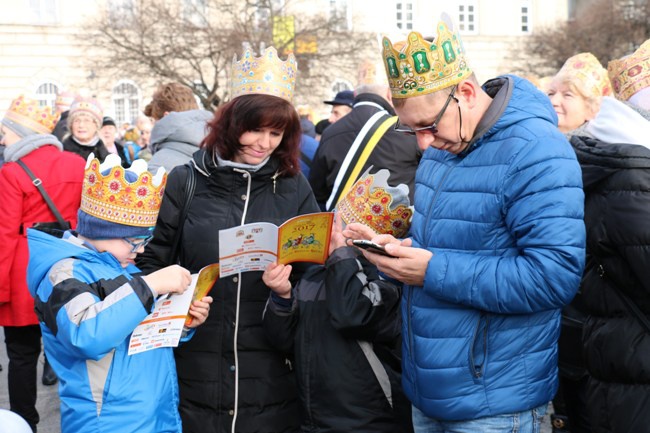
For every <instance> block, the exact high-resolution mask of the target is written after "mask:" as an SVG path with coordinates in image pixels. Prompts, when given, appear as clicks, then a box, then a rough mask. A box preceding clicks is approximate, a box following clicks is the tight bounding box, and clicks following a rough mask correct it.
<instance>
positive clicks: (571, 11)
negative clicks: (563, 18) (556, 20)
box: [567, 0, 577, 21]
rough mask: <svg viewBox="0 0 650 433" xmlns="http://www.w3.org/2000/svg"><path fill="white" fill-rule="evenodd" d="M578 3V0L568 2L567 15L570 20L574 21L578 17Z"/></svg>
mask: <svg viewBox="0 0 650 433" xmlns="http://www.w3.org/2000/svg"><path fill="white" fill-rule="evenodd" d="M576 3H577V0H569V1H568V2H567V8H568V11H567V16H568V17H569V21H573V20H575V19H576V6H577V5H576Z"/></svg>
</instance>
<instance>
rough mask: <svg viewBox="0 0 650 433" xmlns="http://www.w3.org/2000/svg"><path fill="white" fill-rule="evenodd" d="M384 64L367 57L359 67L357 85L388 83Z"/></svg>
mask: <svg viewBox="0 0 650 433" xmlns="http://www.w3.org/2000/svg"><path fill="white" fill-rule="evenodd" d="M383 69H384V68H383V66H382V65H381V64H380V63H379V62H374V61H372V60H369V59H366V60H364V61H362V62H361V63H360V64H359V66H358V67H357V86H364V85H370V86H372V85H377V84H381V85H384V86H386V85H388V81H386V74H384V71H383Z"/></svg>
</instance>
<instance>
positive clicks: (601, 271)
mask: <svg viewBox="0 0 650 433" xmlns="http://www.w3.org/2000/svg"><path fill="white" fill-rule="evenodd" d="M598 275H600V277H601V278H608V277H607V274H606V273H605V268H603V265H601V264H599V265H598ZM610 281H611V280H610ZM614 293H616V295H617V296H618V298H619V299H620V300H621V301H622V302H623V305H625V307H626V308H627V310H628V312H629V313H630V314H632V316H634V317H636V319H637V320H638V321H639V323H640V324H641V326H642V327H643V328H645V330H646V332H647V333H648V334H650V320H648V316H646V315H645V314H643V312H642V311H641V310H639V307H637V306H636V304H635V303H634V301H632V300H631V299H630V297H629V296H627V295H626V294H625V293H623V292H621V291H620V290H617V289H616V288H614Z"/></svg>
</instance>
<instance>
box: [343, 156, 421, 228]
mask: <svg viewBox="0 0 650 433" xmlns="http://www.w3.org/2000/svg"><path fill="white" fill-rule="evenodd" d="M371 169H372V167H370V168H369V169H368V170H366V172H365V173H364V174H363V176H361V178H359V180H357V182H356V183H355V184H354V185H353V186H352V188H350V191H348V192H347V193H346V194H345V196H344V197H343V198H342V199H341V201H340V202H339V203H338V204H337V205H336V211H337V212H338V213H339V214H340V215H341V219H342V220H343V222H344V223H345V224H350V223H354V222H358V223H362V224H365V225H367V226H368V227H370V228H371V229H373V230H374V231H376V232H377V233H379V234H390V235H393V236H395V237H397V238H400V237H404V236H406V234H407V233H408V230H409V227H410V225H411V216H412V215H413V211H412V210H411V209H410V207H409V206H410V205H409V189H408V186H406V185H404V184H400V185H398V186H396V187H391V186H389V185H388V177H389V176H390V172H389V171H388V170H386V169H382V170H379V171H378V172H377V173H375V174H370V170H371Z"/></svg>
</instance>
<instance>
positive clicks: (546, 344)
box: [402, 76, 585, 420]
mask: <svg viewBox="0 0 650 433" xmlns="http://www.w3.org/2000/svg"><path fill="white" fill-rule="evenodd" d="M484 88H485V90H486V91H487V93H488V94H490V96H492V97H493V102H492V104H491V106H490V108H489V110H488V112H487V113H486V114H485V115H484V116H483V119H482V120H481V122H480V123H479V125H477V129H476V131H477V132H476V134H475V138H474V139H473V140H472V142H471V143H470V144H469V147H468V149H467V150H466V151H465V152H463V153H462V154H460V155H453V154H451V153H448V152H445V151H440V150H437V149H433V148H430V149H428V150H427V151H426V152H425V153H424V155H423V158H422V161H421V162H420V166H419V167H418V170H417V174H416V191H415V214H414V217H413V224H412V228H411V231H412V233H411V235H412V238H413V245H414V246H416V247H420V248H426V249H428V250H429V251H431V252H432V253H433V254H434V256H433V257H432V258H431V260H430V261H429V264H428V268H427V270H426V275H425V278H424V286H423V287H420V286H410V287H406V288H405V293H404V295H403V302H402V313H403V317H404V328H403V335H404V348H403V353H404V357H403V367H404V371H403V376H402V380H403V385H404V390H405V392H406V393H407V395H408V397H409V398H410V400H411V401H412V402H413V404H414V405H415V406H416V407H417V408H419V409H420V410H422V411H423V412H424V413H426V414H427V415H428V416H430V417H433V418H436V419H441V420H464V419H476V418H480V417H485V416H494V415H499V414H506V413H512V412H519V411H523V410H529V409H532V408H535V407H538V406H540V405H542V404H545V403H547V402H548V401H549V400H551V399H552V398H553V395H554V394H555V391H556V388H557V339H558V334H559V325H560V308H561V307H562V306H563V305H565V304H567V303H568V302H569V301H570V300H571V299H572V298H573V296H574V295H575V293H576V291H577V289H578V285H579V283H580V277H581V275H582V270H583V267H584V248H585V228H584V223H583V200H584V196H583V191H582V180H581V173H580V166H579V165H578V163H577V161H576V157H575V153H574V152H573V150H572V148H571V146H570V145H569V143H568V142H567V140H566V139H565V138H564V136H563V135H562V134H560V132H559V131H558V129H557V126H556V125H557V117H556V114H555V112H554V111H553V108H552V106H551V104H550V102H549V101H548V98H547V97H546V96H545V95H543V94H542V93H541V92H539V91H538V90H536V89H535V87H533V86H532V85H531V84H530V83H529V82H527V81H525V80H522V79H520V78H517V77H514V76H505V77H500V78H497V79H494V80H491V81H489V82H488V83H486V85H485V86H484Z"/></svg>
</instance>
